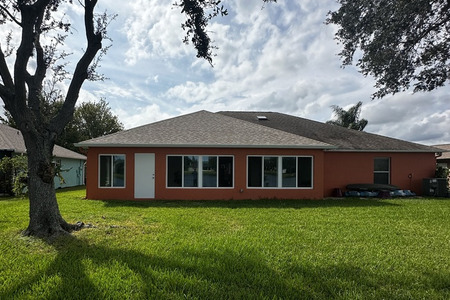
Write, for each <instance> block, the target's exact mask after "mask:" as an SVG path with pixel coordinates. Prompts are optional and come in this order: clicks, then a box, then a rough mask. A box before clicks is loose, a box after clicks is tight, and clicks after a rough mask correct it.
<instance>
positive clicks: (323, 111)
mask: <svg viewBox="0 0 450 300" xmlns="http://www.w3.org/2000/svg"><path fill="white" fill-rule="evenodd" d="M173 2H174V1H173V0H159V1H157V0H137V1H112V0H99V4H98V12H103V11H104V10H107V11H108V12H109V13H117V14H118V17H117V19H116V20H115V21H113V22H112V23H111V25H110V27H109V35H110V36H111V38H112V39H113V42H112V47H111V49H110V51H109V52H108V53H107V55H106V56H105V57H104V59H103V60H102V62H101V68H100V69H99V71H100V72H101V73H103V74H105V75H106V76H107V77H108V78H109V79H108V80H106V81H104V82H88V83H86V84H85V85H84V86H83V91H82V92H81V93H80V100H79V101H97V100H99V99H100V97H104V98H105V99H106V100H107V101H108V102H109V104H110V107H111V109H112V111H113V113H114V114H116V115H117V116H118V117H119V119H120V120H121V122H122V123H123V124H124V125H125V127H126V128H132V127H135V126H139V125H143V124H147V123H150V122H154V121H158V120H161V119H165V118H169V117H173V116H177V115H181V114H185V113H190V112H194V111H198V110H202V109H205V110H209V111H212V112H215V111H220V110H258V111H277V112H283V113H288V114H291V115H296V116H300V117H304V118H308V119H312V120H317V121H321V122H325V121H327V120H329V119H331V118H332V109H331V108H330V106H331V105H339V106H341V107H344V108H348V107H350V106H351V105H353V104H355V103H356V102H358V101H363V107H362V114H361V117H363V118H366V119H368V120H369V125H368V126H367V127H366V131H368V132H372V133H376V134H381V135H386V136H390V137H395V138H400V139H404V140H408V141H414V142H419V143H424V144H438V143H450V101H449V100H450V88H449V87H448V86H447V87H444V88H440V89H438V90H436V91H434V92H431V93H420V94H412V93H411V92H410V91H407V92H403V93H399V94H396V95H394V96H387V97H385V98H383V99H382V100H371V98H370V95H371V94H372V93H373V92H374V91H375V89H374V88H373V85H374V80H373V79H372V78H370V77H364V76H362V75H361V74H360V73H358V71H357V69H356V68H355V67H352V66H350V67H346V68H345V69H343V68H341V66H340V60H339V57H338V56H337V53H338V52H339V50H340V48H339V45H338V44H337V43H336V41H335V40H334V32H335V30H336V28H335V27H333V26H329V25H325V24H324V21H325V19H326V14H327V12H328V11H330V10H334V9H336V8H337V6H336V3H335V1H334V0H321V1H317V0H311V1H309V0H302V1H281V0H279V1H278V3H277V4H265V5H264V4H263V2H262V0H231V1H226V0H224V1H223V5H224V6H226V7H227V8H228V10H229V15H228V16H226V17H222V18H217V19H215V20H214V21H213V22H212V23H211V26H210V28H209V30H210V31H211V33H210V34H211V38H212V39H213V40H214V42H215V45H216V46H217V47H218V48H219V49H217V50H216V51H215V53H216V54H217V56H216V57H214V61H213V63H214V67H211V66H210V65H209V63H207V62H206V61H202V60H200V59H197V58H196V57H195V51H194V50H193V47H192V45H184V44H183V43H182V39H183V36H184V32H183V31H182V29H181V26H180V25H181V23H182V22H183V20H184V16H183V15H182V14H181V13H180V11H179V9H177V8H175V7H173V5H172V3H173ZM78 5H79V4H78V2H77V1H74V5H71V6H69V11H68V12H67V18H70V19H71V22H72V24H73V30H72V32H73V34H72V35H71V36H69V37H68V40H67V41H68V43H69V44H68V45H69V47H70V48H71V51H72V52H73V55H72V57H71V61H75V60H76V58H77V57H79V56H78V55H79V53H80V50H81V49H82V48H83V47H84V46H83V45H84V44H85V42H84V39H83V35H84V33H83V30H82V29H83V28H82V15H81V12H82V11H81V9H80V8H79V7H77V6H78ZM263 6H264V7H263ZM62 88H64V87H62Z"/></svg>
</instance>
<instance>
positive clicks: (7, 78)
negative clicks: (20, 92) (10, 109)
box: [0, 45, 14, 90]
mask: <svg viewBox="0 0 450 300" xmlns="http://www.w3.org/2000/svg"><path fill="white" fill-rule="evenodd" d="M0 76H1V77H2V80H3V84H4V85H5V87H6V88H8V89H11V90H12V89H14V82H13V79H12V77H11V73H10V72H9V68H8V64H7V63H6V59H5V54H4V53H3V50H2V47H1V45H0Z"/></svg>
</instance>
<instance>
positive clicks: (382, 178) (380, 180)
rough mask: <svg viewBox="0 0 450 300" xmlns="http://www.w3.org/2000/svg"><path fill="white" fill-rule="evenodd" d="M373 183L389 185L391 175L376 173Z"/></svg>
mask: <svg viewBox="0 0 450 300" xmlns="http://www.w3.org/2000/svg"><path fill="white" fill-rule="evenodd" d="M373 183H376V184H389V173H374V174H373Z"/></svg>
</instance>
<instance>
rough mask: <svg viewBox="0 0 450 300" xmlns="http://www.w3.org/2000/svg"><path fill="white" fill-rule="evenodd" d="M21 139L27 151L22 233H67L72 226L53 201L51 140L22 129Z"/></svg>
mask: <svg viewBox="0 0 450 300" xmlns="http://www.w3.org/2000/svg"><path fill="white" fill-rule="evenodd" d="M24 140H25V144H26V147H27V153H28V192H29V198H30V210H29V217H30V223H29V225H28V228H27V229H26V230H25V231H24V232H23V233H24V235H28V236H36V237H39V238H49V237H55V236H59V235H62V234H67V233H69V232H71V231H73V230H74V229H76V226H75V225H71V224H68V223H67V222H66V221H65V220H64V219H63V218H62V216H61V213H60V211H59V206H58V202H57V200H56V193H55V186H54V177H55V168H54V165H53V162H52V159H53V154H52V152H53V147H54V142H53V141H52V139H51V138H49V137H45V136H43V134H40V133H38V132H36V131H34V132H33V131H30V132H25V133H24Z"/></svg>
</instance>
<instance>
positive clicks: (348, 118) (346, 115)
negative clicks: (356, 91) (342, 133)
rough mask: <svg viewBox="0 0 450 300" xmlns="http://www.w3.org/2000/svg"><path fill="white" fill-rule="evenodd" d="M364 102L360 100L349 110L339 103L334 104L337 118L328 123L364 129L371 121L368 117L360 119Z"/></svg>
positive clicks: (359, 129)
mask: <svg viewBox="0 0 450 300" xmlns="http://www.w3.org/2000/svg"><path fill="white" fill-rule="evenodd" d="M361 106H362V102H361V101H359V102H358V103H356V104H355V105H353V106H352V107H350V108H349V109H348V110H345V109H343V108H342V107H339V106H337V105H332V106H331V107H332V108H333V113H334V114H335V115H336V117H337V119H336V120H330V121H327V124H332V125H337V126H342V127H345V128H349V129H354V130H358V131H363V130H364V128H365V127H366V126H367V124H368V123H369V122H368V121H367V120H366V119H360V118H359V115H360V114H361Z"/></svg>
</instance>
